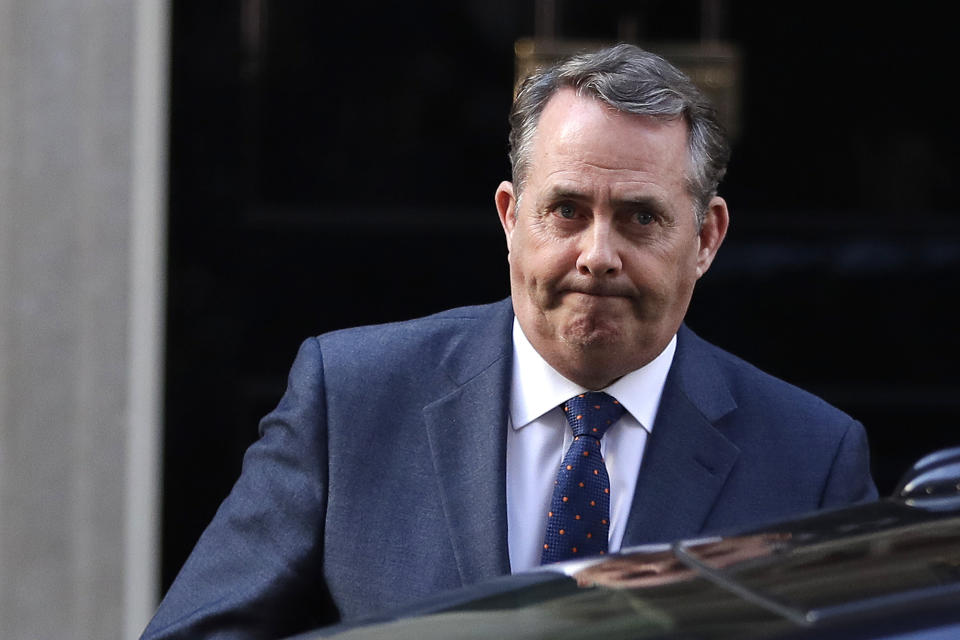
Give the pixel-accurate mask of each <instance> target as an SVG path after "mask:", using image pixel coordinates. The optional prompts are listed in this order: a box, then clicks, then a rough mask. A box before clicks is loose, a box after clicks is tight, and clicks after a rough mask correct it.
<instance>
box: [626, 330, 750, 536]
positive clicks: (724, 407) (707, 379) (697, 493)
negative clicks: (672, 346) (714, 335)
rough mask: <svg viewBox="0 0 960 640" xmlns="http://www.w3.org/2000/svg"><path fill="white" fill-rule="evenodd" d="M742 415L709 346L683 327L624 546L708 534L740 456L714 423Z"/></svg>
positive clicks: (734, 446)
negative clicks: (734, 413)
mask: <svg viewBox="0 0 960 640" xmlns="http://www.w3.org/2000/svg"><path fill="white" fill-rule="evenodd" d="M735 408H736V403H735V402H734V400H733V398H732V396H731V395H730V392H729V390H728V389H727V388H726V386H725V384H724V383H723V376H722V374H721V372H720V371H719V370H718V369H717V366H716V364H715V362H714V361H713V359H712V356H711V354H710V353H709V351H708V350H707V349H706V348H705V346H704V343H703V342H702V341H701V340H700V339H699V338H697V337H696V336H695V335H694V334H693V333H692V332H690V331H689V330H687V329H686V328H685V327H681V330H680V332H679V334H678V344H677V353H676V355H675V356H674V363H673V365H672V367H671V370H670V373H669V375H668V376H667V382H666V385H665V386H664V390H663V397H662V398H661V400H660V408H659V410H658V412H657V420H656V423H655V426H654V429H653V432H652V434H651V436H650V440H649V441H648V442H647V448H646V451H645V452H644V456H643V463H642V464H641V468H640V474H639V476H638V479H637V487H636V491H635V493H634V497H633V505H632V509H631V512H630V517H629V519H628V520H627V528H626V531H625V532H624V539H623V546H625V547H626V546H630V545H637V544H644V543H647V542H665V541H670V540H673V539H676V538H679V537H691V536H692V535H696V534H697V533H699V532H701V531H702V530H703V526H704V523H705V522H706V520H707V517H708V516H709V514H710V510H711V509H712V507H713V505H714V504H715V503H716V501H717V499H718V497H719V495H720V492H721V490H722V488H723V485H724V483H725V482H726V479H727V475H728V474H729V473H730V470H731V469H732V468H733V465H734V463H735V462H736V460H737V457H738V456H739V454H740V450H739V449H738V448H737V446H736V445H734V444H733V443H732V442H730V441H729V440H728V439H727V438H726V437H725V436H724V435H723V434H722V433H721V432H720V431H718V430H717V429H716V428H715V427H714V426H713V423H714V422H715V421H716V420H718V419H719V418H720V417H722V416H723V415H726V414H727V413H729V412H730V411H732V410H733V409H735Z"/></svg>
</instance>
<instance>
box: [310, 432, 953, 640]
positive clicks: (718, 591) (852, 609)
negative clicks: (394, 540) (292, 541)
mask: <svg viewBox="0 0 960 640" xmlns="http://www.w3.org/2000/svg"><path fill="white" fill-rule="evenodd" d="M312 638H337V639H341V640H343V639H347V638H363V639H377V638H390V639H404V638H410V639H416V640H421V639H425V638H551V639H560V638H603V639H610V640H612V639H617V638H631V639H632V638H691V639H693V638H703V639H715V638H731V639H733V638H736V639H751V638H777V639H781V638H783V639H785V638H797V639H800V638H803V639H807V638H818V639H819V638H828V639H829V638H843V639H852V640H855V639H866V638H871V639H886V640H894V639H897V640H901V639H906V638H916V639H930V640H932V639H941V638H943V639H946V638H950V639H957V638H960V448H957V449H950V450H946V451H941V452H938V453H935V454H932V455H930V456H927V457H925V458H923V459H922V460H921V461H919V462H918V463H917V464H916V465H914V467H913V468H912V469H911V470H910V471H909V472H908V473H907V474H906V475H905V476H904V479H903V480H902V481H901V483H900V485H899V487H898V488H897V490H896V492H895V494H894V495H893V496H892V497H890V498H886V499H883V500H880V501H878V502H874V503H870V504H865V505H860V506H856V507H850V508H845V509H839V510H835V511H830V512H822V513H817V514H814V515H811V516H809V517H804V518H799V519H795V520H789V521H784V522H780V523H776V524H774V525H772V526H765V527H759V528H756V529H753V530H749V531H740V532H738V533H737V534H736V535H729V536H723V537H717V538H710V539H700V540H684V541H679V542H676V543H674V544H669V545H659V546H647V547H641V548H636V549H627V550H624V551H623V552H621V553H619V554H614V555H610V556H605V557H602V558H600V559H595V560H591V561H579V562H577V563H561V564H557V565H552V566H551V567H547V568H545V569H544V570H543V571H541V572H535V573H531V574H525V575H517V576H508V577H504V578H502V579H499V580H495V581H492V582H489V583H485V584H481V585H477V586H474V587H470V588H467V589H462V590H458V591H455V592H451V593H448V594H444V595H442V596H440V597H438V598H435V599H433V600H431V601H429V602H425V603H424V604H423V605H422V606H421V607H417V608H415V609H410V610H406V611H404V612H400V613H398V614H397V615H394V616H380V617H378V618H376V619H373V618H371V619H369V620H364V621H357V622H352V623H349V624H346V623H344V624H340V625H337V626H334V627H329V628H326V629H320V630H317V631H315V632H312V633H308V634H301V635H299V636H297V640H309V639H312Z"/></svg>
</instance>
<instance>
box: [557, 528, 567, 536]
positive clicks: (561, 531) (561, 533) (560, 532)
mask: <svg viewBox="0 0 960 640" xmlns="http://www.w3.org/2000/svg"><path fill="white" fill-rule="evenodd" d="M558 533H559V534H560V535H563V534H565V533H566V531H564V530H563V529H560V531H558Z"/></svg>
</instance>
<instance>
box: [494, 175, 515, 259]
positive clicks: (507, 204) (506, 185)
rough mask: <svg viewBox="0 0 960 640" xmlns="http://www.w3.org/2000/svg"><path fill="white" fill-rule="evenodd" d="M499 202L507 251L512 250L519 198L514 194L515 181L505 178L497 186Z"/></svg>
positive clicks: (498, 210) (495, 197) (496, 199)
mask: <svg viewBox="0 0 960 640" xmlns="http://www.w3.org/2000/svg"><path fill="white" fill-rule="evenodd" d="M494 201H495V202H496V204H497V213H498V214H499V215H500V225H501V226H503V233H504V235H506V237H507V251H508V252H509V251H510V238H511V237H512V236H513V228H514V227H515V226H516V224H517V200H516V198H515V197H514V195H513V183H512V182H509V181H507V180H504V181H503V182H501V183H500V186H499V187H497V194H496V195H495V196H494Z"/></svg>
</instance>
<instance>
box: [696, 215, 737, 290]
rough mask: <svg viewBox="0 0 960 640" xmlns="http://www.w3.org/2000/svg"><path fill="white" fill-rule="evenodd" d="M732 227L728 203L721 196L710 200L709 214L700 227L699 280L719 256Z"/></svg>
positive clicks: (705, 216)
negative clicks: (730, 226)
mask: <svg viewBox="0 0 960 640" xmlns="http://www.w3.org/2000/svg"><path fill="white" fill-rule="evenodd" d="M729 225H730V212H729V211H728V210H727V202H726V200H724V199H723V198H721V197H719V196H714V197H713V198H711V199H710V204H709V205H707V212H706V214H705V215H704V217H703V224H702V225H700V250H699V252H698V253H697V278H700V277H701V276H703V274H705V273H706V272H707V269H709V268H710V265H711V264H712V263H713V258H714V257H715V256H716V255H717V251H718V250H719V249H720V245H721V244H723V239H724V238H725V237H726V236H727V227H728V226H729Z"/></svg>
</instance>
